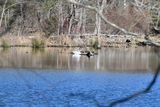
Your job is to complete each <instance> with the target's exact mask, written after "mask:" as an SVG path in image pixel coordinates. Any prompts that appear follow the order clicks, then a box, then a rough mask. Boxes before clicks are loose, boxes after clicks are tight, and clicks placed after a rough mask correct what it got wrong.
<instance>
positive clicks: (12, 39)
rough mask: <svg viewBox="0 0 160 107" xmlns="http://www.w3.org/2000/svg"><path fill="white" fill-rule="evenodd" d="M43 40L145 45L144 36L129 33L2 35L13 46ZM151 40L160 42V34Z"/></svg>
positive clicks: (73, 44) (58, 43)
mask: <svg viewBox="0 0 160 107" xmlns="http://www.w3.org/2000/svg"><path fill="white" fill-rule="evenodd" d="M35 39H36V40H37V41H42V42H43V43H44V44H45V46H46V47H92V46H95V45H97V44H98V43H100V45H101V46H102V47H116V48H120V47H138V46H145V45H146V44H144V41H145V39H144V37H143V36H139V37H134V36H129V35H108V36H99V38H98V36H67V35H63V36H51V37H49V38H45V37H43V36H39V35H36V36H2V37H1V38H0V46H2V45H4V44H5V45H6V44H7V45H9V46H11V47H32V45H33V40H35ZM150 39H151V40H153V41H154V42H158V43H160V36H159V35H158V36H151V37H150Z"/></svg>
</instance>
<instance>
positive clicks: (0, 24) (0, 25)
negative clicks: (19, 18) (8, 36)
mask: <svg viewBox="0 0 160 107" xmlns="http://www.w3.org/2000/svg"><path fill="white" fill-rule="evenodd" d="M7 2H8V0H6V1H5V3H4V5H3V9H2V13H1V19H0V27H2V21H3V16H4V13H5V8H6V4H7Z"/></svg>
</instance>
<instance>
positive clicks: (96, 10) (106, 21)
mask: <svg viewBox="0 0 160 107" xmlns="http://www.w3.org/2000/svg"><path fill="white" fill-rule="evenodd" d="M68 2H70V3H73V4H76V5H79V6H82V7H84V8H87V9H90V10H93V11H95V12H96V13H97V14H98V15H99V16H100V18H101V19H102V20H103V21H104V22H105V23H106V24H109V25H111V26H112V27H114V28H116V29H118V30H120V31H122V32H123V33H125V34H128V35H133V36H138V35H139V34H137V33H133V32H129V31H127V30H125V29H124V28H121V27H119V26H118V25H116V24H114V23H112V22H110V21H109V20H108V19H107V18H106V17H105V16H104V15H103V14H102V13H101V12H100V11H98V9H97V8H96V7H92V6H89V5H85V4H82V3H79V2H76V1H75V0H68Z"/></svg>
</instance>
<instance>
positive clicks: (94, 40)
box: [90, 38, 100, 49]
mask: <svg viewBox="0 0 160 107" xmlns="http://www.w3.org/2000/svg"><path fill="white" fill-rule="evenodd" d="M90 44H91V46H92V47H93V48H95V49H99V48H100V45H99V42H98V39H97V38H93V39H91V41H90Z"/></svg>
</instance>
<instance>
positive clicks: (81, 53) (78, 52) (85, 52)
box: [71, 50, 97, 57]
mask: <svg viewBox="0 0 160 107" xmlns="http://www.w3.org/2000/svg"><path fill="white" fill-rule="evenodd" d="M71 54H74V56H80V55H86V56H87V57H91V56H94V55H97V53H95V52H94V51H80V50H74V51H72V52H71Z"/></svg>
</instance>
